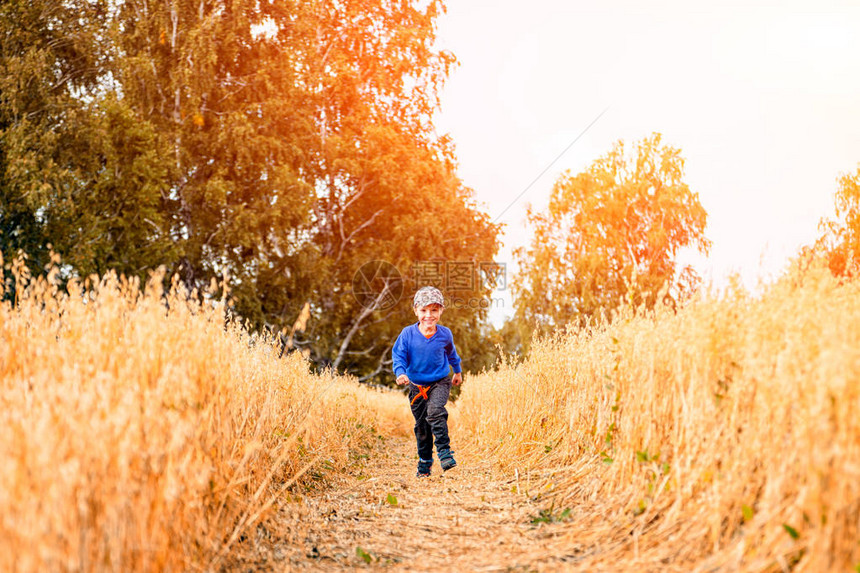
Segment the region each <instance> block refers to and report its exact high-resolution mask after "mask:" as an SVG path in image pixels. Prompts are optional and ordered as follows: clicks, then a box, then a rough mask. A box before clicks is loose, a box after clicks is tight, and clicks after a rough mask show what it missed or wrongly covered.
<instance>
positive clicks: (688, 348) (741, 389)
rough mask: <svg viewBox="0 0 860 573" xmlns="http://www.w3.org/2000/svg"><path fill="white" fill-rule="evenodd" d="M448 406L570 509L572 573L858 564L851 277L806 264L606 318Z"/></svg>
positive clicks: (859, 466) (490, 448)
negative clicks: (579, 554)
mask: <svg viewBox="0 0 860 573" xmlns="http://www.w3.org/2000/svg"><path fill="white" fill-rule="evenodd" d="M458 410H459V411H460V414H461V416H460V423H461V425H462V428H463V429H464V430H465V431H466V432H467V433H468V435H469V437H470V439H471V440H472V441H473V442H474V443H475V444H476V445H478V446H479V447H480V448H482V450H483V452H484V453H485V455H491V456H492V457H494V458H495V459H497V460H499V462H500V463H501V464H503V466H504V467H505V468H506V469H507V470H508V471H509V472H516V473H517V474H518V475H519V476H521V480H520V481H521V483H522V482H524V480H525V476H527V477H528V483H529V488H530V489H529V491H528V494H529V495H531V496H537V497H543V498H544V499H545V506H546V508H547V509H545V511H546V512H550V511H555V512H556V513H555V514H553V516H552V519H556V518H559V517H562V516H561V514H562V513H563V512H564V510H565V509H568V508H570V511H571V514H574V515H576V520H575V521H576V523H575V524H573V523H571V526H570V528H571V531H572V532H575V535H572V537H571V543H577V544H579V545H581V546H583V547H585V548H586V551H585V553H586V554H587V556H586V557H583V560H582V561H581V562H580V563H579V566H581V567H582V570H601V569H615V568H620V569H626V570H646V569H650V570H678V571H693V570H696V571H737V570H745V571H787V570H804V571H854V570H860V285H857V284H856V283H849V284H839V282H838V281H837V280H835V279H834V278H833V277H831V276H830V275H829V273H826V272H824V271H819V270H815V269H807V270H806V271H803V272H800V271H795V272H792V273H789V274H788V275H787V276H786V277H784V278H783V279H781V280H779V281H778V282H776V283H775V284H773V285H771V286H767V287H765V288H764V289H763V291H762V293H761V294H760V295H759V296H755V297H753V296H750V295H749V294H748V293H746V292H745V291H743V290H742V289H738V288H735V289H730V290H729V291H728V292H725V293H722V294H720V295H717V294H705V295H703V296H701V297H700V298H699V299H698V300H696V301H694V302H693V303H692V304H690V305H688V306H687V307H685V308H684V309H683V310H682V311H681V312H678V313H677V314H675V313H673V312H670V311H665V310H664V311H660V312H657V313H656V314H655V315H652V316H638V317H636V316H633V314H632V313H627V314H623V313H622V314H621V315H620V316H618V317H616V320H614V321H613V323H612V324H611V325H610V326H605V327H597V328H593V329H590V330H587V331H581V332H570V333H567V334H559V335H558V336H556V337H555V338H553V339H552V340H546V341H543V342H542V343H540V344H539V345H538V346H537V348H536V349H535V350H534V351H533V353H532V355H531V357H530V358H529V359H528V360H526V361H525V362H524V363H522V364H519V365H511V364H508V365H506V366H504V367H503V368H501V369H500V370H499V371H497V372H492V373H490V374H487V375H484V376H481V377H480V378H478V379H472V380H470V382H469V385H468V391H464V392H463V395H462V397H461V399H460V400H459V402H458ZM589 507H591V508H594V510H593V511H589V510H588V509H587V508H589ZM549 508H554V509H552V510H550V509H549ZM569 515H570V514H569ZM565 520H567V519H565ZM571 521H572V520H571ZM609 541H611V543H608V542H609ZM588 547H592V548H599V550H597V551H587V548H588Z"/></svg>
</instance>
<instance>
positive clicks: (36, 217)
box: [0, 0, 499, 377]
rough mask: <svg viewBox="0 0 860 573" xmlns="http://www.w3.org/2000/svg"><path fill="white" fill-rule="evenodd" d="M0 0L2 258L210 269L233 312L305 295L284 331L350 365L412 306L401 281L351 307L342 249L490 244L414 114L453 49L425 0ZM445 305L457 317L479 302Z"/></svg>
mask: <svg viewBox="0 0 860 573" xmlns="http://www.w3.org/2000/svg"><path fill="white" fill-rule="evenodd" d="M2 6H3V7H4V8H3V10H5V11H4V12H0V16H2V19H0V26H2V29H0V42H5V44H3V46H4V51H3V62H4V71H6V75H5V76H4V78H3V81H5V82H6V83H4V84H2V85H0V90H2V95H3V98H4V99H0V129H3V130H4V131H3V132H2V135H0V137H2V139H0V161H3V165H4V166H5V167H4V170H3V172H2V173H0V191H2V193H3V195H2V196H0V199H2V204H0V214H2V215H3V220H2V226H3V227H4V235H3V239H2V240H3V241H4V243H3V249H4V255H5V256H6V258H7V259H8V258H9V257H10V256H11V255H14V252H13V251H15V250H17V249H19V248H20V249H23V250H25V251H26V252H28V253H30V254H31V255H34V254H36V255H38V254H39V253H43V252H44V251H45V249H46V245H47V243H49V242H52V243H53V244H54V246H55V247H56V248H57V250H58V251H59V252H60V254H61V255H62V257H63V261H64V262H65V263H66V264H67V269H68V272H69V273H70V274H78V275H81V274H88V273H92V272H96V273H103V272H105V271H106V270H108V269H113V270H117V271H118V272H121V273H124V274H138V275H143V276H145V275H146V273H147V272H148V271H149V270H152V269H153V268H155V267H156V266H158V265H164V266H166V268H167V270H168V276H172V275H178V276H179V277H181V280H182V281H183V282H184V284H185V286H186V287H187V288H188V291H189V292H193V291H194V290H195V289H196V290H197V291H198V292H200V291H201V290H202V289H203V288H205V287H208V286H209V284H210V283H211V281H212V280H213V279H219V280H220V279H221V278H222V277H224V276H227V277H228V283H229V286H230V289H231V302H232V304H233V309H234V311H235V312H236V313H237V314H238V315H240V316H241V317H242V318H244V319H245V320H246V321H247V323H248V324H249V326H250V327H251V328H254V329H263V328H266V329H270V330H273V331H277V330H281V329H283V328H285V327H289V326H290V325H292V324H293V323H294V321H295V320H296V318H297V317H298V316H299V315H300V314H301V312H302V309H304V308H305V307H306V306H307V308H308V309H309V310H308V312H309V313H310V317H309V320H308V322H307V328H306V329H305V330H304V332H303V333H298V334H297V335H296V336H295V337H294V339H293V341H294V344H295V345H297V346H298V347H299V348H301V349H303V350H305V351H307V353H308V355H309V357H310V359H311V360H312V361H313V362H314V363H315V364H316V365H318V366H319V367H326V366H337V367H338V368H339V369H343V370H347V371H349V372H353V373H355V374H358V375H360V376H362V377H367V376H370V375H371V374H374V373H377V374H382V373H384V372H385V370H386V363H385V361H386V355H387V351H386V345H388V344H389V343H390V342H391V341H393V339H394V336H396V330H397V329H399V328H400V327H401V326H402V325H403V323H404V322H403V321H404V320H411V316H410V315H409V314H408V313H409V305H408V301H407V300H406V299H407V298H408V296H406V295H404V298H403V300H402V301H401V302H400V303H399V304H398V305H396V306H393V307H386V308H382V307H380V308H374V309H372V310H371V311H370V312H366V311H367V309H366V308H365V307H363V306H361V304H360V303H359V302H358V301H357V300H356V298H355V297H353V296H352V292H351V283H352V279H353V276H354V275H355V273H356V271H357V270H358V268H360V267H361V265H363V264H364V263H366V262H368V261H372V260H385V261H389V262H390V263H392V264H394V265H395V266H396V267H397V268H399V269H402V270H403V272H404V275H408V273H409V271H410V269H411V268H412V266H413V264H414V263H415V262H416V261H423V260H428V259H431V258H432V259H436V258H441V259H443V260H447V261H473V262H474V261H488V260H492V257H493V255H494V254H495V252H496V248H497V235H498V229H499V228H498V226H497V225H493V224H492V223H490V221H489V219H488V217H487V216H486V215H485V214H483V213H481V212H480V210H478V209H477V207H476V205H475V204H474V201H473V199H472V193H471V191H470V190H469V189H467V188H466V187H465V186H464V185H463V184H462V182H461V181H460V180H459V179H458V178H457V176H456V174H455V160H454V153H453V149H452V147H451V145H450V142H448V141H447V140H446V139H445V138H444V137H443V138H440V137H437V136H436V135H435V133H434V130H433V126H432V115H433V113H434V110H435V109H436V107H437V106H438V103H439V102H438V88H439V86H440V85H441V83H442V82H443V81H444V79H445V78H446V76H447V74H448V71H449V69H450V67H451V65H453V63H454V58H453V56H452V55H451V54H449V53H447V52H444V51H439V50H437V49H436V48H435V47H434V43H435V25H436V24H435V22H436V18H437V16H438V14H439V13H440V12H441V11H442V10H444V5H443V4H442V2H441V1H438V0H431V1H429V2H428V1H418V0H415V1H406V0H404V1H398V2H389V1H387V0H338V1H334V0H322V1H320V0H297V1H293V2H259V1H258V0H211V1H209V0H207V1H205V2H201V1H200V0H171V1H166V0H155V1H153V0H103V1H91V0H68V1H66V2H61V3H53V2H48V1H47V0H34V1H33V2H24V1H21V0H17V1H16V0H13V1H12V2H11V3H4V4H3V5H2ZM22 23H23V24H24V26H23V27H22ZM10 38H11V39H10ZM40 58H41V59H40ZM33 61H38V62H41V63H40V65H39V66H35V65H33V64H32V62H33ZM28 62H29V63H28ZM67 68H68V69H70V70H72V71H71V72H70V73H68V74H67V73H65V72H63V70H66V69H67ZM15 82H17V83H15ZM22 85H24V86H27V87H28V89H29V88H31V87H32V88H33V90H34V94H35V95H33V96H32V97H31V96H29V95H27V92H26V90H21V86H22ZM7 94H12V96H8V95H7ZM25 95H27V97H28V98H29V99H27V101H26V102H24V103H22V101H23V99H22V98H24V96H25ZM12 100H14V101H12ZM10 101H11V103H8V102H10ZM24 104H26V106H24ZM22 106H24V107H26V113H23V114H22V113H20V109H22ZM16 114H17V115H16ZM7 118H10V119H8V120H7ZM22 118H23V119H22ZM37 120H38V121H37ZM7 158H8V159H7ZM22 159H23V160H26V161H23V160H22ZM22 166H24V167H22ZM34 190H35V191H38V192H34ZM7 227H8V229H9V231H8V233H6V232H5V229H6V228H7ZM466 231H467V232H468V234H470V235H475V237H473V238H471V239H465V238H464V236H465V235H466ZM7 238H8V239H7ZM407 278H408V277H407ZM168 280H169V279H168ZM419 286H420V285H419ZM410 288H411V287H410ZM485 291H486V289H483V288H482V287H476V288H474V289H472V290H471V291H470V296H473V297H474V296H480V295H481V293H483V292H485ZM407 294H408V293H407ZM448 317H450V320H453V321H454V322H455V323H456V324H460V323H461V324H462V328H463V329H464V330H466V331H467V332H476V331H477V328H476V327H477V326H478V325H480V323H481V322H482V321H483V320H484V319H485V317H486V311H485V309H481V308H478V309H476V310H475V311H474V312H469V313H464V314H462V315H459V316H458V315H455V314H449V315H448V316H447V317H446V319H448ZM456 324H455V326H456ZM464 346H465V347H468V343H467V344H465V345H464Z"/></svg>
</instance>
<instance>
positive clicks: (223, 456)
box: [0, 271, 409, 571]
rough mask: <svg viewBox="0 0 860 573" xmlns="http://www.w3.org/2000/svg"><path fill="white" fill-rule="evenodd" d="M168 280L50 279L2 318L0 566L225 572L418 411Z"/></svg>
mask: <svg viewBox="0 0 860 573" xmlns="http://www.w3.org/2000/svg"><path fill="white" fill-rule="evenodd" d="M54 272H56V271H54ZM159 284H160V280H159V277H156V280H154V281H152V282H151V284H150V285H149V287H148V288H147V289H145V292H144V290H142V289H141V288H139V287H138V285H136V284H129V283H127V282H123V281H121V280H118V279H116V278H115V277H111V276H108V277H106V278H104V279H103V280H101V281H95V282H93V283H91V284H88V285H87V286H82V285H72V286H71V287H70V289H69V290H70V294H69V295H67V296H66V295H62V294H60V293H59V292H57V290H56V288H55V287H53V286H51V281H50V280H45V279H44V278H40V279H38V280H33V281H31V282H30V284H29V286H28V288H27V290H26V292H23V293H21V294H20V298H19V301H18V304H17V306H16V307H15V308H14V309H13V308H12V307H11V305H9V304H4V305H2V306H0V452H2V455H0V464H2V469H1V470H0V515H2V525H0V570H2V571H188V570H218V569H219V568H220V567H221V566H222V563H224V561H225V559H234V558H235V553H236V551H241V548H240V545H241V544H242V543H241V542H242V540H243V539H245V538H246V537H247V535H248V533H249V531H253V530H254V528H255V527H256V526H257V525H258V524H260V523H262V522H265V521H266V520H271V519H272V515H274V512H275V510H276V508H277V506H278V505H279V504H280V503H281V499H282V498H283V497H284V494H285V492H286V491H287V490H288V489H289V488H290V486H291V485H292V484H294V483H295V482H296V481H301V482H302V483H303V484H304V485H306V486H313V485H314V484H315V483H322V482H323V481H324V478H325V476H326V475H327V474H328V473H331V472H336V471H338V470H339V469H340V468H343V467H346V466H348V464H349V460H350V455H351V454H354V453H355V452H358V451H361V450H362V449H363V448H368V447H371V446H373V445H374V443H375V442H376V441H378V439H379V438H378V436H379V435H380V434H384V435H390V434H392V433H396V432H397V431H398V430H397V428H400V427H402V425H403V424H402V421H403V420H404V419H405V416H408V415H409V414H408V411H403V409H402V402H401V400H396V398H402V397H401V396H399V395H391V394H384V393H377V392H371V391H368V390H367V389H366V388H363V387H360V386H359V385H358V384H357V383H356V382H353V381H350V380H346V379H334V378H332V377H330V376H311V375H309V374H308V372H307V366H306V364H305V362H304V361H303V360H302V359H301V358H300V357H298V356H297V355H295V356H290V357H289V358H285V359H281V360H278V359H277V357H276V352H275V351H274V349H273V345H272V344H271V343H270V342H269V341H266V340H264V339H261V338H257V337H252V336H248V335H247V334H246V333H245V332H243V331H242V329H241V328H239V327H238V326H237V325H234V324H227V325H226V327H225V321H224V312H223V309H222V304H221V301H219V300H217V299H209V303H207V304H205V305H203V306H201V305H198V304H193V303H189V302H187V297H185V296H183V295H182V293H181V292H174V293H172V294H170V295H169V296H168V297H167V298H166V299H165V298H164V297H163V296H162V295H163V294H164V293H163V292H162V291H161V290H160V288H159V287H158V285H159ZM395 403H396V405H397V406H400V407H395V406H394V404H395Z"/></svg>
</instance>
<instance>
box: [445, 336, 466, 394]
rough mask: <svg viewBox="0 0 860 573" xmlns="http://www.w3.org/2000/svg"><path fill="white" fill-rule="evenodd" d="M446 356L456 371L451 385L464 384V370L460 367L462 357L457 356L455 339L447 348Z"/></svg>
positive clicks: (452, 339) (452, 338)
mask: <svg viewBox="0 0 860 573" xmlns="http://www.w3.org/2000/svg"><path fill="white" fill-rule="evenodd" d="M445 354H446V356H447V357H448V364H450V365H451V368H453V369H454V376H452V377H451V383H452V384H453V385H454V386H459V385H460V384H461V383H462V382H463V374H462V371H463V369H462V368H461V367H460V356H459V355H458V354H457V348H456V347H455V346H454V337H453V336H452V337H451V341H450V342H449V343H448V346H447V347H446V348H445Z"/></svg>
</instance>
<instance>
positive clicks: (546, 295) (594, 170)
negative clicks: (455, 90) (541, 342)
mask: <svg viewBox="0 0 860 573" xmlns="http://www.w3.org/2000/svg"><path fill="white" fill-rule="evenodd" d="M683 175H684V160H683V159H682V157H681V154H680V151H679V150H678V149H675V148H672V147H670V146H668V145H664V144H662V143H661V136H660V135H659V134H656V133H655V134H653V135H651V136H650V137H647V138H645V139H643V140H642V141H640V142H637V143H636V144H635V145H633V146H632V147H631V148H627V147H626V146H625V145H624V143H623V142H618V143H616V144H615V146H614V147H613V148H612V150H611V151H610V152H609V153H608V154H606V155H605V156H603V157H601V158H599V159H597V160H596V161H595V162H594V163H593V164H592V165H591V167H590V168H589V169H587V170H586V171H584V172H582V173H579V174H578V175H572V174H570V173H569V172H568V173H565V174H563V175H562V176H561V177H560V178H559V179H558V181H557V182H556V183H555V185H554V186H553V189H552V193H551V195H550V199H549V206H548V208H547V210H546V211H545V212H536V211H534V210H532V209H531V208H530V209H529V211H528V220H529V222H530V223H531V224H532V225H534V227H535V234H534V238H533V240H532V242H531V244H530V245H529V247H528V248H527V249H522V248H521V249H519V250H518V251H517V252H516V256H517V258H518V261H519V264H520V273H519V274H518V276H517V277H515V280H514V285H513V286H514V296H515V303H516V320H518V321H520V323H521V324H524V325H526V326H527V327H528V329H529V330H531V329H532V328H539V329H549V328H557V327H561V326H564V325H565V324H568V323H571V322H573V323H574V324H582V323H584V322H585V321H587V320H589V319H592V318H595V317H599V316H600V315H601V313H607V314H608V313H610V312H611V311H612V310H613V309H615V308H616V307H618V305H619V304H621V302H622V301H623V300H626V301H628V302H630V303H632V304H633V305H634V306H636V307H638V306H640V305H644V306H645V307H647V308H651V307H653V306H654V304H655V303H656V302H657V300H658V296H659V294H660V293H663V292H665V293H666V296H667V297H669V299H671V300H673V301H677V300H679V299H682V298H683V297H684V296H686V295H687V294H688V293H690V291H691V290H692V289H693V288H694V287H695V286H696V284H697V283H698V277H697V275H696V273H695V272H694V271H693V269H692V268H690V267H689V266H680V265H679V264H678V263H677V260H676V258H677V255H678V252H679V251H680V250H681V249H682V248H685V247H695V248H697V249H698V250H699V251H700V252H702V253H707V251H708V249H709V247H710V242H709V241H708V240H707V239H706V238H705V235H704V229H705V223H706V218H707V215H706V212H705V210H704V208H703V207H702V206H701V204H700V203H699V198H698V195H697V194H696V193H695V192H693V191H691V190H690V188H689V187H688V186H687V184H686V183H685V182H684V180H683Z"/></svg>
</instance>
